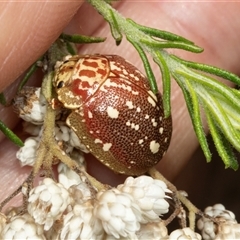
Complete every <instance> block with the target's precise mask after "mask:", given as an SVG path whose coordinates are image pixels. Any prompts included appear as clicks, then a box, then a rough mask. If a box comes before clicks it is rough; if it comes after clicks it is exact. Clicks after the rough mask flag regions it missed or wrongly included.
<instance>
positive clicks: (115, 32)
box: [109, 9, 122, 46]
mask: <svg viewBox="0 0 240 240" xmlns="http://www.w3.org/2000/svg"><path fill="white" fill-rule="evenodd" d="M109 12H110V16H111V22H110V28H111V33H112V36H113V38H114V39H115V41H116V45H117V46H118V45H119V44H120V43H121V41H122V33H121V30H120V29H119V26H118V22H117V20H116V18H115V15H114V13H113V11H112V10H111V9H110V10H109Z"/></svg>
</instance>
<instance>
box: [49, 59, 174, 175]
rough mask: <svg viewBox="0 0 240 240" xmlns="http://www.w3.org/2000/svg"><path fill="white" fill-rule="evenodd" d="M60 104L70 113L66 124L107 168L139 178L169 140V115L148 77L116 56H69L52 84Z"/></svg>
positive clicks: (161, 154)
mask: <svg viewBox="0 0 240 240" xmlns="http://www.w3.org/2000/svg"><path fill="white" fill-rule="evenodd" d="M53 85H54V86H55V89H56V93H57V96H58V100H59V101H60V102H62V104H63V106H64V107H65V108H67V109H72V111H71V113H70V115H69V116H68V117H67V120H66V123H67V125H68V126H69V127H70V128H72V129H73V130H74V131H75V133H76V134H77V136H78V137H79V139H80V140H81V142H82V143H83V144H84V145H85V146H86V147H87V148H88V149H89V151H90V152H91V153H92V154H93V155H94V156H95V157H96V158H97V159H98V160H100V161H101V162H102V163H103V164H105V165H106V166H107V167H109V168H111V169H112V170H114V171H115V172H118V173H121V174H127V175H140V174H142V173H145V172H146V171H147V170H148V169H149V168H151V167H153V166H154V165H156V164H157V163H158V162H159V161H160V160H161V158H162V156H163V155H164V154H165V152H166V150H167V148H168V146H169V143H170V139H171V133H172V121H171V117H169V118H164V112H163V105H162V98H161V95H160V94H157V95H155V94H153V92H152V91H151V89H150V86H149V83H148V80H147V79H146V77H145V76H144V75H143V74H142V73H141V72H140V71H139V70H138V69H137V68H136V67H134V66H133V65H132V64H130V63H129V62H127V61H126V60H124V59H123V58H122V57H120V56H117V55H84V56H78V55H76V56H70V57H68V58H67V60H65V61H63V62H62V63H61V64H60V65H59V66H58V67H57V68H56V73H55V78H54V80H53Z"/></svg>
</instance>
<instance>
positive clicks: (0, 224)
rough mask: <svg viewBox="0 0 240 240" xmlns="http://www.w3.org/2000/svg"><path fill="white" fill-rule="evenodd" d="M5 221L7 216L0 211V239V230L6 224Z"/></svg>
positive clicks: (0, 231) (0, 237)
mask: <svg viewBox="0 0 240 240" xmlns="http://www.w3.org/2000/svg"><path fill="white" fill-rule="evenodd" d="M6 221H7V217H6V216H5V215H4V214H3V213H0V239H3V237H2V232H3V229H4V228H5V226H6Z"/></svg>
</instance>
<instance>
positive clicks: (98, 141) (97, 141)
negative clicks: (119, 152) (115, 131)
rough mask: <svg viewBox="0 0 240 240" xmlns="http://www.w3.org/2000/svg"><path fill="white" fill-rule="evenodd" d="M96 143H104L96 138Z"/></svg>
mask: <svg viewBox="0 0 240 240" xmlns="http://www.w3.org/2000/svg"><path fill="white" fill-rule="evenodd" d="M94 143H102V140H100V139H98V138H96V139H95V140H94Z"/></svg>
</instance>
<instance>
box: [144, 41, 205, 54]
mask: <svg viewBox="0 0 240 240" xmlns="http://www.w3.org/2000/svg"><path fill="white" fill-rule="evenodd" d="M140 42H141V43H143V44H145V45H147V46H149V47H151V48H156V49H165V48H176V49H182V50H186V51H189V52H194V53H201V52H202V51H203V49H202V48H199V47H198V46H195V45H190V44H187V43H184V42H163V41H156V40H153V39H152V40H147V39H141V40H140Z"/></svg>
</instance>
